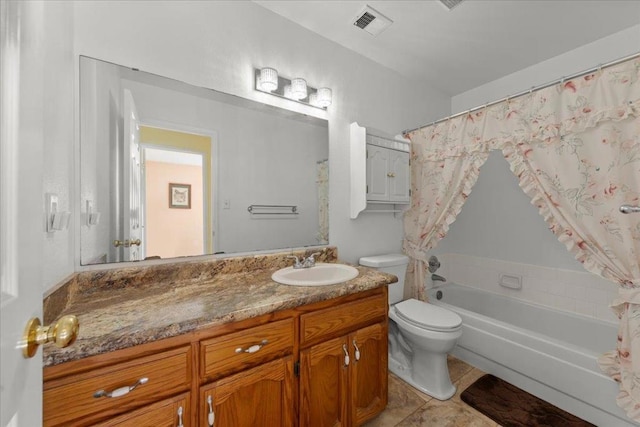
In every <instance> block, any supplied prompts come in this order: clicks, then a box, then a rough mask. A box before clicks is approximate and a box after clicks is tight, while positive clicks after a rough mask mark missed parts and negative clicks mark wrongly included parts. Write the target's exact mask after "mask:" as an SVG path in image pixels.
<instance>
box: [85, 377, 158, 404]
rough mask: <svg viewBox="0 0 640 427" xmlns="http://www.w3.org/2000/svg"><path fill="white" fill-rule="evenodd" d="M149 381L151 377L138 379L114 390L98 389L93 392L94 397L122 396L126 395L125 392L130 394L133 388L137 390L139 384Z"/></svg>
mask: <svg viewBox="0 0 640 427" xmlns="http://www.w3.org/2000/svg"><path fill="white" fill-rule="evenodd" d="M147 382H149V378H146V377H145V378H140V379H139V380H138V381H136V382H135V383H133V384H131V385H126V386H124V387H120V388H117V389H115V390H112V391H105V390H98V391H96V392H95V393H93V397H95V398H96V399H97V398H99V397H120V396H124V395H125V394H129V393H130V392H132V391H133V390H135V389H136V388H137V387H138V386H140V385H142V384H146V383H147Z"/></svg>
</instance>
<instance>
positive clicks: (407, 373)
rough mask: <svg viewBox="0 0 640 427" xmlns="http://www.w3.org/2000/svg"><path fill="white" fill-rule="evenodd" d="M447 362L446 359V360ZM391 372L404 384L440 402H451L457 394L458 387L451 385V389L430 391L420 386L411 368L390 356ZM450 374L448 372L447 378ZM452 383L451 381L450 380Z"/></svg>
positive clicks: (442, 388)
mask: <svg viewBox="0 0 640 427" xmlns="http://www.w3.org/2000/svg"><path fill="white" fill-rule="evenodd" d="M445 360H446V359H445ZM389 370H390V371H391V372H392V373H393V374H395V375H396V376H397V377H399V378H400V379H402V380H403V381H404V382H406V383H407V384H409V385H410V386H412V387H414V388H416V389H418V390H420V391H421V392H423V393H426V394H428V395H429V396H432V397H434V398H436V399H438V400H449V399H451V398H452V397H453V395H454V394H456V386H454V385H453V384H451V387H450V388H449V387H440V388H441V389H439V390H430V389H429V388H427V387H425V385H424V384H420V383H418V382H416V381H415V380H414V379H413V376H412V374H411V367H410V366H406V365H404V364H403V363H401V362H399V361H398V360H396V359H395V358H394V357H393V356H391V355H389ZM448 376H449V374H448V372H447V378H448ZM449 383H450V380H449Z"/></svg>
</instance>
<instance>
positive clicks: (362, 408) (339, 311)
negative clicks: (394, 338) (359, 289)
mask: <svg viewBox="0 0 640 427" xmlns="http://www.w3.org/2000/svg"><path fill="white" fill-rule="evenodd" d="M386 313H387V297H386V289H385V292H384V294H383V295H381V296H373V297H369V298H366V299H363V300H359V301H354V302H351V303H347V304H343V305H340V306H337V307H330V308H326V309H324V310H319V311H316V312H312V313H309V314H305V315H302V316H301V319H300V323H301V337H302V338H301V339H302V343H301V348H302V349H301V350H300V402H299V404H300V425H301V426H305V427H306V426H310V427H311V426H358V425H361V424H362V423H364V422H365V421H367V420H369V419H371V418H373V417H375V416H376V415H377V414H379V413H380V412H382V411H383V410H384V408H385V407H386V405H387V389H388V382H387V357H388V356H387V346H388V342H387V328H388V324H387V318H386ZM367 324H369V325H368V326H363V325H367ZM345 332H346V333H345ZM336 335H338V336H337V337H336ZM334 337H335V338H334Z"/></svg>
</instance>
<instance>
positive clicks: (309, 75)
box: [75, 1, 450, 262]
mask: <svg viewBox="0 0 640 427" xmlns="http://www.w3.org/2000/svg"><path fill="white" fill-rule="evenodd" d="M75 44H76V46H75V50H76V53H77V54H83V55H87V56H92V57H95V58H99V59H103V60H107V61H111V62H114V63H117V64H122V65H127V66H131V67H136V68H139V69H141V70H144V71H149V72H153V73H156V74H160V75H164V76H168V77H172V78H175V79H179V80H183V81H185V82H187V83H191V84H194V85H198V86H203V87H208V88H213V89H216V90H220V91H223V92H227V93H231V94H234V95H238V96H241V97H245V98H249V99H254V100H257V101H260V102H265V103H269V104H272V105H276V106H281V107H283V108H289V109H295V110H298V111H300V112H303V113H306V114H310V115H315V116H317V117H325V118H328V119H329V141H330V146H329V153H330V154H329V165H330V166H329V167H330V200H329V206H330V230H329V233H330V243H331V244H332V245H336V246H337V247H338V250H339V255H340V257H341V258H342V259H343V260H345V261H350V262H356V261H357V259H358V257H360V256H363V255H369V254H378V253H384V252H390V251H393V252H397V251H400V249H401V240H402V222H401V220H400V219H399V218H394V217H393V216H392V215H391V214H383V215H376V216H374V215H373V214H371V215H369V216H365V215H361V217H360V218H358V219H357V220H350V219H349V206H348V203H349V185H348V182H349V148H348V147H349V145H348V142H349V124H350V123H351V122H353V121H358V123H360V124H361V125H365V126H371V127H375V128H377V129H380V130H383V131H386V132H387V133H390V134H396V133H398V132H399V131H401V130H403V129H407V128H411V127H414V126H416V124H420V123H425V122H428V121H430V120H433V119H435V118H437V117H441V116H444V115H446V114H448V113H449V111H450V98H449V97H448V96H446V95H444V94H442V93H440V92H438V91H436V90H432V89H430V88H428V87H421V86H420V85H419V84H418V85H416V83H415V82H410V81H407V80H406V79H404V78H402V77H401V76H400V75H399V74H397V73H395V72H393V71H391V70H389V69H387V68H384V67H381V66H379V65H377V64H375V63H374V62H372V61H370V60H368V59H365V58H364V57H361V56H359V55H357V54H354V53H353V52H352V51H349V50H347V49H345V48H343V47H341V46H339V45H337V44H335V43H333V42H330V41H328V40H326V39H324V38H322V37H320V36H318V35H316V34H315V33H312V32H310V31H308V30H306V29H304V28H302V27H300V26H298V25H296V24H294V23H292V22H290V21H288V20H286V19H284V18H282V17H280V16H279V15H276V14H274V13H272V12H270V11H268V10H266V9H264V8H262V7H260V6H258V5H257V4H254V3H252V2H244V1H242V2H229V1H220V2H190V1H179V2H178V1H177V2H171V1H167V2H98V1H92V2H76V3H75ZM261 66H272V67H275V68H276V69H278V71H279V72H280V73H281V74H282V75H284V76H288V77H292V76H296V75H302V76H304V77H305V78H306V79H307V81H308V82H309V84H310V85H311V86H314V87H320V86H329V87H331V88H332V89H333V96H334V101H333V105H332V106H331V107H330V108H329V110H328V112H327V113H326V114H325V113H323V112H321V111H320V110H317V109H315V108H311V107H304V106H300V105H299V104H294V103H291V102H289V101H286V100H281V99H277V98H275V97H273V96H270V95H267V94H263V93H259V92H256V91H254V90H253V77H252V76H253V68H254V67H261ZM374 89H375V90H374Z"/></svg>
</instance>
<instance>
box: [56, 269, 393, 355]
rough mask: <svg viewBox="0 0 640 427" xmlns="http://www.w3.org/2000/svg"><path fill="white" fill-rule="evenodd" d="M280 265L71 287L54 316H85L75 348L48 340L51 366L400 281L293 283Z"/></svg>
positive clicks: (377, 277)
mask: <svg viewBox="0 0 640 427" xmlns="http://www.w3.org/2000/svg"><path fill="white" fill-rule="evenodd" d="M278 268H280V266H278V265H275V266H273V267H272V268H263V269H257V270H249V271H240V272H231V273H223V274H216V275H212V276H211V277H207V278H205V279H203V278H202V277H190V278H186V279H182V280H178V281H175V280H173V281H167V280H164V281H159V282H157V283H153V284H149V283H146V284H144V285H139V286H133V285H132V286H127V287H122V288H117V287H116V288H115V289H114V287H113V286H110V287H107V286H95V287H85V289H81V290H78V289H76V291H75V292H72V293H69V292H67V295H66V298H67V300H66V301H65V306H64V308H62V309H61V310H60V311H59V312H57V313H55V314H56V317H59V316H62V315H65V314H75V315H76V316H77V317H78V320H79V322H80V334H79V336H78V338H77V340H76V342H75V343H74V344H73V345H71V346H70V347H67V348H62V349H61V348H57V347H55V346H52V345H49V346H46V347H45V348H44V357H43V363H44V366H45V367H47V366H53V365H57V364H60V363H63V362H68V361H72V360H78V359H82V358H85V357H89V356H94V355H98V354H103V353H107V352H110V351H114V350H119V349H123V348H127V347H132V346H135V345H139V344H145V343H149V342H152V341H156V340H160V339H163V338H170V337H174V336H178V335H181V334H185V333H188V332H192V331H197V330H200V329H204V328H208V327H211V326H215V325H219V324H223V323H228V322H233V321H238V320H243V319H247V318H251V317H256V316H260V315H263V314H267V313H271V312H275V311H279V310H283V309H290V308H295V307H298V306H301V305H304V304H310V303H314V302H318V301H323V300H328V299H332V298H336V297H340V296H343V295H349V294H353V293H357V292H362V291H366V290H369V289H374V288H377V287H380V286H384V285H387V284H389V283H393V282H395V281H396V280H395V277H394V276H392V275H389V274H385V273H382V272H379V271H377V270H374V269H370V268H366V267H357V268H358V270H359V272H360V274H359V276H358V277H356V278H355V279H353V280H350V281H348V282H345V283H341V284H336V285H329V286H320V287H305V286H287V285H282V284H279V283H276V282H274V281H272V280H271V274H272V273H273V272H274V271H276V270H277V269H278ZM93 280H95V279H93ZM147 282H149V281H147ZM110 285H113V283H110ZM76 288H78V286H77V285H76ZM46 307H47V305H45V311H46Z"/></svg>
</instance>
